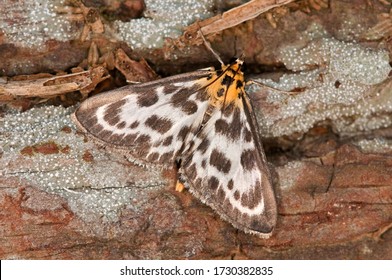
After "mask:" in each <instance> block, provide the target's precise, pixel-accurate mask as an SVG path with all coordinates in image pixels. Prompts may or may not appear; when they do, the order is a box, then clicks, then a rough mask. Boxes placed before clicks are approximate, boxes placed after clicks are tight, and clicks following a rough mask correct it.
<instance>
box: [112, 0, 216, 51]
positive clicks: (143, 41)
mask: <svg viewBox="0 0 392 280" xmlns="http://www.w3.org/2000/svg"><path fill="white" fill-rule="evenodd" d="M145 3H146V11H145V13H144V18H139V19H134V20H131V21H130V22H121V21H116V22H115V27H116V28H117V30H118V35H119V36H120V38H121V39H122V40H123V41H125V42H127V43H128V44H129V45H130V46H132V48H134V49H140V48H149V49H153V48H159V47H162V46H163V43H164V40H165V38H176V37H178V36H180V35H181V34H182V32H183V28H184V27H186V26H188V25H189V24H191V23H193V22H194V21H196V20H198V19H204V18H208V17H210V16H212V15H213V13H212V10H213V7H214V1H211V0H201V1H191V0H181V1H180V0H165V1H157V0H146V1H145Z"/></svg>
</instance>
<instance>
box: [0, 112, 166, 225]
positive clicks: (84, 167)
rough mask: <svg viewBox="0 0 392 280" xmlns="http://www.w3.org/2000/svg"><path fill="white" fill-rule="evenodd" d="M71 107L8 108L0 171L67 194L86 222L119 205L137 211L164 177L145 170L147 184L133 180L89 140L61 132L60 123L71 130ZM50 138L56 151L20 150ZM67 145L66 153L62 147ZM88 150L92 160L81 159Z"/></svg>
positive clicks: (106, 216) (0, 133) (110, 215)
mask: <svg viewBox="0 0 392 280" xmlns="http://www.w3.org/2000/svg"><path fill="white" fill-rule="evenodd" d="M73 110H74V108H68V109H64V108H62V107H53V106H48V107H41V108H32V109H30V110H29V111H26V112H24V113H18V112H7V114H5V116H4V118H2V119H0V147H1V150H2V156H1V157H0V174H1V176H6V177H12V176H17V177H18V178H21V179H23V180H24V181H25V182H28V183H29V184H30V185H32V186H34V187H37V188H39V189H41V190H43V191H45V192H48V193H53V194H57V195H60V196H62V197H64V198H66V199H67V200H68V204H69V206H70V208H71V210H72V211H74V212H75V213H77V214H78V216H80V217H82V218H83V219H85V220H86V221H88V220H94V219H95V220H96V219H101V220H102V221H110V222H113V221H116V220H117V219H118V212H119V211H120V210H121V209H123V208H124V207H128V208H130V209H132V208H135V209H136V208H137V207H138V206H137V205H142V204H143V203H144V202H145V199H147V197H148V196H147V195H146V193H145V191H146V190H149V189H151V188H153V187H157V186H162V185H163V184H164V181H163V180H162V178H161V177H160V172H149V179H148V182H146V180H141V179H137V178H133V177H132V176H133V175H132V174H129V170H126V168H124V167H121V166H120V165H119V164H118V163H117V161H116V160H113V159H111V158H109V157H111V155H110V156H109V155H108V154H107V153H105V152H104V151H102V150H99V149H96V148H94V146H95V145H94V144H93V143H92V142H87V143H84V142H83V140H82V138H81V137H77V136H75V133H67V132H64V131H62V129H63V128H64V127H69V128H73V129H74V125H73V123H72V122H71V120H70V118H69V115H70V113H71V112H72V111H73ZM49 142H52V143H55V145H57V146H58V147H59V151H58V152H55V153H40V152H34V154H33V155H22V154H21V150H22V149H23V148H25V147H27V146H30V147H33V146H34V145H40V144H43V143H49ZM67 146H68V148H67V149H66V151H61V149H62V148H64V147H67ZM86 150H88V151H89V152H90V153H91V154H92V156H93V158H94V160H95V163H94V164H91V163H90V162H86V161H85V160H83V154H84V152H85V151H86ZM14 162H18V163H19V165H18V166H15V165H14V164H13V163H14ZM129 176H131V177H129ZM127 178H129V180H131V181H132V186H129V184H130V183H129V182H127V180H128V179H127ZM143 191H144V193H143ZM135 197H137V199H135ZM135 201H136V202H135Z"/></svg>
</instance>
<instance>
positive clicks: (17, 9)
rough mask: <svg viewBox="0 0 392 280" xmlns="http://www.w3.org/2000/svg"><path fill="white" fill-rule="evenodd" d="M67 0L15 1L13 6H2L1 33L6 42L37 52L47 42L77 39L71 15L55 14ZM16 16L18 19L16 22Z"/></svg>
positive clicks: (76, 31)
mask: <svg viewBox="0 0 392 280" xmlns="http://www.w3.org/2000/svg"><path fill="white" fill-rule="evenodd" d="M65 3H66V0H52V1H42V0H23V1H22V0H17V1H14V3H13V4H12V5H2V8H4V9H5V10H3V11H1V13H0V30H3V33H4V34H5V36H6V37H7V39H8V41H9V42H11V43H14V44H17V45H19V46H22V47H27V48H36V49H40V48H43V47H44V46H45V42H46V41H48V40H49V39H55V40H58V41H69V40H71V39H75V38H77V36H78V34H79V33H78V31H79V30H78V27H77V26H75V25H74V24H72V22H71V21H70V15H68V14H66V13H57V11H56V6H55V5H58V6H60V7H63V6H64V5H65ZM16 16H17V18H15V17H16Z"/></svg>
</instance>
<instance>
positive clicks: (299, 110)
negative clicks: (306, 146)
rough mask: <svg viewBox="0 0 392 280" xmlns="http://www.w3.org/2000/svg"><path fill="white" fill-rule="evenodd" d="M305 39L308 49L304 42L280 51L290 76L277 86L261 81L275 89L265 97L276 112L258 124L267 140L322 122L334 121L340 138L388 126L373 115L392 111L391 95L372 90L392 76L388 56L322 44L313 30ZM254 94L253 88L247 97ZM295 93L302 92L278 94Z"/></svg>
mask: <svg viewBox="0 0 392 280" xmlns="http://www.w3.org/2000/svg"><path fill="white" fill-rule="evenodd" d="M305 33H306V34H305V35H304V38H308V39H309V42H308V43H307V44H306V45H304V44H303V42H302V43H297V44H293V45H291V46H284V47H282V49H281V57H280V59H281V61H282V62H283V63H284V64H285V66H286V67H287V68H288V69H290V70H292V71H293V73H291V74H284V75H282V76H281V78H280V80H279V81H278V82H276V81H273V80H271V79H263V80H259V82H261V83H263V84H265V85H267V86H269V87H272V88H275V89H278V90H269V94H268V96H267V102H269V103H271V104H275V105H276V108H277V109H276V112H274V114H269V115H264V116H263V118H261V119H260V120H261V122H262V128H263V130H264V131H265V136H273V137H279V136H283V135H290V134H292V133H294V132H306V131H307V130H309V128H311V127H312V126H313V125H314V124H316V123H318V122H321V121H324V120H329V121H332V122H333V125H334V128H335V129H336V130H337V131H339V132H342V133H354V132H356V131H363V130H369V129H375V128H380V127H385V126H388V125H391V124H392V119H391V116H390V114H383V115H381V116H376V117H375V116H374V114H375V112H380V111H381V112H383V113H387V112H391V111H392V96H391V95H392V93H391V91H390V90H389V91H384V92H377V91H376V90H374V88H375V86H376V85H378V84H380V83H382V82H384V81H385V80H386V79H387V78H388V75H389V73H390V71H391V66H390V65H389V56H388V52H387V51H384V50H373V49H368V48H365V47H362V46H360V45H359V44H356V43H353V42H342V41H338V40H336V39H334V38H320V36H325V33H323V32H321V31H320V30H319V29H318V28H316V26H314V25H313V26H312V27H311V28H310V31H309V30H308V31H307V32H305ZM315 38H316V39H315ZM255 88H256V86H252V87H251V88H250V92H251V91H253V90H255ZM293 89H303V91H302V92H298V93H297V94H287V93H284V92H282V91H291V90H293ZM279 90H280V91H279ZM369 93H371V95H372V96H371V98H372V99H369V97H368V95H369ZM345 118H346V119H345Z"/></svg>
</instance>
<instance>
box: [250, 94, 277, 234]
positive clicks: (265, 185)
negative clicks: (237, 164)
mask: <svg viewBox="0 0 392 280" xmlns="http://www.w3.org/2000/svg"><path fill="white" fill-rule="evenodd" d="M243 106H244V112H245V115H246V118H247V120H248V123H249V125H250V129H251V131H252V136H253V138H254V142H255V144H256V151H257V153H258V157H259V160H258V161H257V162H258V168H259V170H260V171H261V174H262V176H263V178H262V181H261V185H262V186H261V189H262V192H263V195H262V196H263V198H264V201H265V203H264V204H265V212H264V214H263V218H262V219H263V223H264V224H265V228H266V231H265V233H267V235H268V236H269V234H268V230H267V229H268V228H269V229H270V231H269V232H272V230H273V229H274V227H275V225H276V221H277V216H278V213H277V205H276V199H275V193H274V188H273V184H272V178H271V173H270V170H269V168H268V163H267V159H266V156H265V153H264V149H263V147H262V141H261V136H260V135H261V134H260V129H259V125H258V122H257V119H256V115H255V112H254V110H253V105H252V101H251V99H250V98H249V96H248V95H247V94H245V92H244V95H243Z"/></svg>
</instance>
